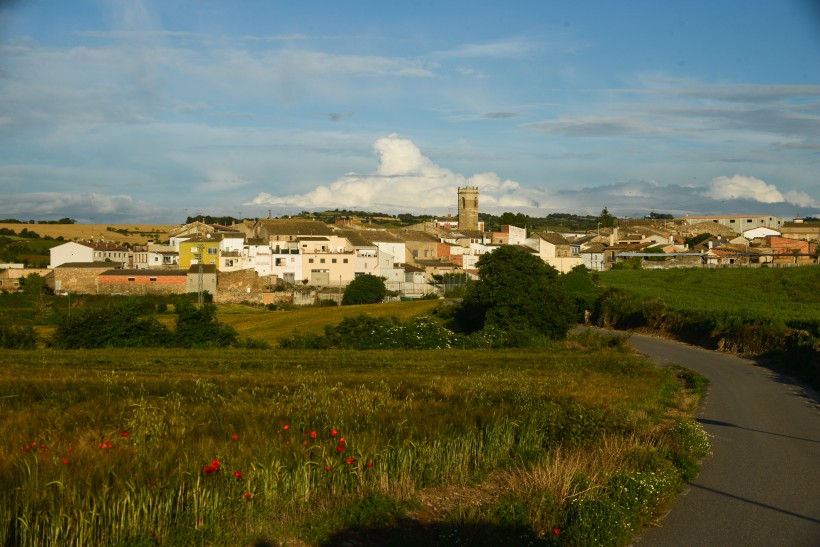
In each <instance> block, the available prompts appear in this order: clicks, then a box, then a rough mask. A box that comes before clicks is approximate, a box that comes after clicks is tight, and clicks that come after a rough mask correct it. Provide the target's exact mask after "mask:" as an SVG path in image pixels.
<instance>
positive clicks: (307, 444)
mask: <svg viewBox="0 0 820 547" xmlns="http://www.w3.org/2000/svg"><path fill="white" fill-rule="evenodd" d="M302 444H303V445H305V447H308V446H310V441H305V442H303V443H302Z"/></svg>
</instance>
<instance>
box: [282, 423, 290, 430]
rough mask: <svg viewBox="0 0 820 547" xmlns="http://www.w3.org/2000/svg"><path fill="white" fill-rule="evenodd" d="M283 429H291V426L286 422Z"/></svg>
mask: <svg viewBox="0 0 820 547" xmlns="http://www.w3.org/2000/svg"><path fill="white" fill-rule="evenodd" d="M282 429H283V430H284V431H289V430H290V426H289V425H288V424H285V425H283V426H282Z"/></svg>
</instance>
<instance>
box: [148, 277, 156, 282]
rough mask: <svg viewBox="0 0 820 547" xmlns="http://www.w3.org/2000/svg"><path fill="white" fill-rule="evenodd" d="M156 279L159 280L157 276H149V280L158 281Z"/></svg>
mask: <svg viewBox="0 0 820 547" xmlns="http://www.w3.org/2000/svg"><path fill="white" fill-rule="evenodd" d="M156 280H157V278H156V277H149V278H148V281H156Z"/></svg>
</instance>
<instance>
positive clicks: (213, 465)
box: [211, 460, 219, 469]
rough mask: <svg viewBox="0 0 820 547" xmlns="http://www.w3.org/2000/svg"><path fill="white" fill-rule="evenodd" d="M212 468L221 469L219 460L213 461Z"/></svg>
mask: <svg viewBox="0 0 820 547" xmlns="http://www.w3.org/2000/svg"><path fill="white" fill-rule="evenodd" d="M211 467H213V468H214V469H219V460H211Z"/></svg>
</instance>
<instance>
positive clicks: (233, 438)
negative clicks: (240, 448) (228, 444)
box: [231, 435, 239, 441]
mask: <svg viewBox="0 0 820 547" xmlns="http://www.w3.org/2000/svg"><path fill="white" fill-rule="evenodd" d="M238 439H239V435H231V440H232V441H236V440H238Z"/></svg>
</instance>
